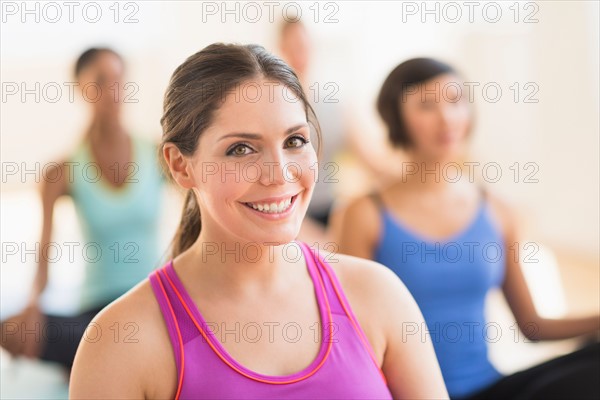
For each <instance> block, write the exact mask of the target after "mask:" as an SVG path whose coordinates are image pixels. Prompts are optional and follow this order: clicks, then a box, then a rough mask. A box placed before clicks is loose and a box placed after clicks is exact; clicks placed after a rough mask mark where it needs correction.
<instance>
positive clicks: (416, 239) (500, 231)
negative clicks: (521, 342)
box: [339, 58, 600, 399]
mask: <svg viewBox="0 0 600 400" xmlns="http://www.w3.org/2000/svg"><path fill="white" fill-rule="evenodd" d="M458 88H460V89H463V91H462V93H461V92H460V91H459V90H458ZM464 88H465V86H464V84H463V80H462V79H461V78H460V76H459V75H458V74H457V72H456V71H455V70H454V69H453V68H452V67H451V66H449V65H447V64H444V63H442V62H439V61H436V60H433V59H428V58H416V59H411V60H409V61H406V62H404V63H402V64H400V65H398V66H397V67H396V68H395V69H394V70H393V71H392V72H391V73H390V75H389V76H388V77H387V79H386V80H385V82H384V84H383V87H382V88H381V91H380V94H379V97H378V102H377V108H378V111H379V114H380V116H381V117H382V119H383V121H384V122H385V124H386V125H387V129H388V135H389V140H390V142H391V143H392V144H393V145H394V146H395V147H400V148H403V149H404V150H406V154H407V156H408V159H407V160H406V161H405V163H404V165H403V171H404V172H405V176H404V177H403V178H402V180H401V181H400V182H397V183H395V184H392V185H390V186H389V187H387V188H385V189H383V190H381V191H379V192H377V193H371V194H370V195H368V196H365V197H364V198H360V199H357V200H355V201H354V202H353V203H351V204H350V205H349V206H348V207H347V208H346V210H345V211H344V213H343V214H344V215H343V218H342V223H341V224H342V225H341V227H340V229H339V232H340V235H341V237H340V238H339V244H340V252H341V253H345V254H350V255H354V256H358V257H364V258H370V259H373V260H376V261H378V262H380V263H381V264H384V265H386V266H388V267H389V268H391V269H392V270H393V271H394V272H395V273H396V274H397V275H398V276H399V277H400V278H401V279H402V281H403V282H404V283H405V285H406V286H407V288H408V289H409V290H410V291H411V293H412V295H413V296H414V298H415V300H416V301H417V303H418V304H419V307H420V308H421V311H422V313H423V316H424V317H425V322H426V325H427V326H426V327H421V326H413V325H414V324H411V322H410V321H407V322H406V323H405V330H404V332H403V334H404V335H421V336H429V337H431V340H432V342H433V344H434V348H435V350H436V355H437V357H438V361H439V363H440V367H441V369H442V373H443V376H444V380H445V383H446V386H447V388H448V392H449V394H450V396H451V397H452V398H485V399H488V398H499V399H508V398H517V396H521V397H519V398H528V399H529V398H561V396H562V398H564V397H565V396H567V397H570V398H581V396H594V395H595V398H598V390H599V389H598V386H599V382H598V379H599V378H598V376H600V374H598V372H599V362H600V361H599V354H600V353H599V350H598V344H597V343H595V344H593V345H590V346H587V347H585V348H583V349H581V350H578V351H576V352H574V353H572V354H569V355H566V356H563V357H560V358H558V359H555V360H552V361H550V362H547V363H544V364H542V365H539V366H536V367H534V368H531V369H528V370H525V371H521V372H519V373H516V374H513V375H510V376H503V375H502V374H501V373H500V372H498V371H497V370H496V369H495V368H494V366H493V365H492V363H491V362H490V361H489V359H488V346H487V340H486V335H487V333H486V329H487V325H486V324H487V321H486V320H485V317H484V305H485V297H486V295H487V293H488V292H489V290H490V289H492V288H494V287H501V288H502V291H503V293H504V295H505V297H506V299H507V301H508V304H509V306H510V308H511V310H512V312H513V314H514V316H515V318H516V321H517V324H518V326H519V328H520V329H521V330H522V331H523V334H524V335H525V336H526V337H527V338H528V339H532V340H554V339H563V338H570V337H575V336H579V335H585V334H593V333H598V330H599V319H598V316H590V317H588V318H576V319H575V318H573V319H563V320H550V319H545V318H542V317H540V316H539V315H538V314H537V313H536V310H535V307H534V304H533V302H532V298H531V294H530V292H529V290H528V288H527V285H526V282H525V280H524V278H523V274H522V272H521V268H520V265H519V260H518V257H515V253H514V252H513V251H511V248H510V246H511V244H514V243H521V242H520V240H521V238H520V237H519V227H518V221H517V219H516V218H515V214H514V212H513V210H511V208H510V207H509V206H508V205H507V204H506V203H505V202H503V201H502V200H501V199H499V198H498V197H497V196H495V195H493V194H491V193H488V192H487V191H485V190H483V189H482V188H480V187H478V186H477V184H475V183H473V181H472V180H471V179H470V178H469V175H468V174H465V173H464V172H465V171H464V170H463V171H462V173H461V175H462V177H463V178H462V179H455V177H456V176H458V174H457V173H456V171H457V169H456V166H460V165H463V164H462V160H463V157H464V153H463V150H464V147H465V145H466V141H467V138H468V136H469V134H470V130H471V125H472V120H473V117H472V110H471V107H470V105H469V101H468V98H467V96H465V92H464ZM436 171H437V172H436ZM441 171H446V172H448V171H450V172H448V173H447V174H442V173H441ZM556 396H558V397H556Z"/></svg>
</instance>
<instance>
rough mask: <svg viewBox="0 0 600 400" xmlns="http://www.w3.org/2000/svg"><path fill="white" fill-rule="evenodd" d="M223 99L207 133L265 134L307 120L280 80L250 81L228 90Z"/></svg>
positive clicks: (298, 101)
mask: <svg viewBox="0 0 600 400" xmlns="http://www.w3.org/2000/svg"><path fill="white" fill-rule="evenodd" d="M222 99H223V102H222V103H221V106H220V108H219V109H218V110H217V111H216V112H215V115H214V119H213V122H212V124H211V126H210V127H209V128H208V129H207V131H206V134H211V133H212V134H218V133H230V132H248V133H263V134H267V133H269V131H279V130H286V129H287V128H289V127H291V126H293V125H297V124H300V123H303V122H306V112H305V109H304V104H303V103H302V100H300V99H299V98H297V97H296V96H295V95H294V93H293V92H292V90H291V89H290V88H288V87H287V86H285V85H284V84H282V83H281V82H276V81H269V80H262V79H253V80H249V81H246V82H243V83H242V84H240V85H238V86H236V87H234V88H232V89H231V90H229V91H227V92H226V93H225V94H224V96H223V97H222Z"/></svg>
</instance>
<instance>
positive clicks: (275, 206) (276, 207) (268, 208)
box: [246, 198, 292, 214]
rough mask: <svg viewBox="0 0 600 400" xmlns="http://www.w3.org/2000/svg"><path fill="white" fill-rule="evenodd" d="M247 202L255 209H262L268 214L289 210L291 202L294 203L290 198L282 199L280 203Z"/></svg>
mask: <svg viewBox="0 0 600 400" xmlns="http://www.w3.org/2000/svg"><path fill="white" fill-rule="evenodd" d="M246 204H248V205H249V206H251V207H252V208H254V209H255V210H258V211H262V212H264V213H267V214H277V213H282V212H284V211H285V210H287V209H288V207H289V206H290V204H292V199H291V198H289V199H287V200H282V201H280V202H279V203H270V204H267V203H265V204H253V203H246Z"/></svg>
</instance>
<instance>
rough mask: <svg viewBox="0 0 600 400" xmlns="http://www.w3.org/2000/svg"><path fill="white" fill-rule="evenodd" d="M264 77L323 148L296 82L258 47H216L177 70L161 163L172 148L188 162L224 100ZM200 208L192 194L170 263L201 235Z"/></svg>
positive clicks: (169, 94)
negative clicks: (296, 108)
mask: <svg viewBox="0 0 600 400" xmlns="http://www.w3.org/2000/svg"><path fill="white" fill-rule="evenodd" d="M257 77H262V78H266V79H269V80H273V81H276V82H279V83H281V84H283V85H285V86H286V87H287V88H288V89H290V90H291V92H292V93H293V94H294V95H295V96H296V97H297V98H298V99H299V100H300V101H301V102H302V104H303V105H304V109H305V111H306V118H307V121H308V123H309V125H310V126H312V128H313V129H314V130H315V131H316V134H317V143H318V146H317V152H319V150H320V147H321V131H320V127H319V123H318V121H317V117H316V115H315V112H314V110H313V109H312V107H311V106H310V104H309V102H308V100H307V98H306V96H305V94H304V91H303V90H302V86H301V85H300V82H299V81H298V77H297V76H296V74H295V73H294V71H293V70H292V69H291V68H290V67H289V66H288V65H287V64H286V63H285V62H283V61H282V60H281V59H279V58H278V57H275V56H274V55H272V54H270V53H269V52H267V51H266V50H265V49H264V48H263V47H262V46H259V45H253V44H251V45H235V44H224V43H214V44H211V45H209V46H207V47H205V48H204V49H202V50H201V51H199V52H197V53H196V54H194V55H192V56H190V57H188V58H187V59H186V60H185V61H184V62H183V64H181V65H180V66H179V67H177V68H176V69H175V72H173V75H172V76H171V80H170V82H169V86H168V87H167V91H166V93H165V99H164V104H163V116H162V118H161V120H160V122H161V125H162V129H163V137H162V142H161V145H160V146H159V159H160V160H161V164H162V165H163V168H165V170H166V171H168V170H169V169H168V166H167V165H166V163H165V160H164V158H163V156H162V149H163V147H164V145H165V144H166V143H173V144H174V145H175V146H177V148H178V149H179V150H180V151H181V152H182V153H183V154H184V155H186V156H192V155H193V154H194V152H195V151H196V147H197V146H198V140H199V138H200V135H201V134H202V132H203V131H204V130H205V129H206V128H208V127H209V126H210V124H211V122H212V119H213V116H214V114H215V111H216V110H218V109H219V107H220V105H221V104H222V101H223V100H224V95H225V94H227V93H228V92H229V91H230V90H231V89H233V88H235V87H236V86H238V85H241V84H243V83H244V82H246V81H248V80H249V79H252V78H257ZM200 229H201V223H200V207H199V206H198V203H197V200H196V196H195V194H194V192H193V190H192V189H189V190H188V192H187V195H186V198H185V202H184V205H183V213H182V216H181V221H180V223H179V228H178V229H177V232H176V233H175V237H174V238H173V241H172V243H171V248H172V250H171V257H172V258H175V257H176V256H177V255H179V254H181V253H182V252H184V251H185V250H186V249H188V248H189V247H190V246H191V245H192V244H193V243H194V242H195V241H196V239H197V238H198V235H200Z"/></svg>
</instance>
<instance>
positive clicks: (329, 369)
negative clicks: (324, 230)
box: [150, 241, 392, 399]
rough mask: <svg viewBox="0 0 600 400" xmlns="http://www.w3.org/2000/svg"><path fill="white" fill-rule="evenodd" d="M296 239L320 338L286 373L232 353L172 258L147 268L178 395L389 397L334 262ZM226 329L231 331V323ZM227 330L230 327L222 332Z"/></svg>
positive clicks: (226, 397)
mask: <svg viewBox="0 0 600 400" xmlns="http://www.w3.org/2000/svg"><path fill="white" fill-rule="evenodd" d="M296 243H297V244H298V245H299V246H300V248H301V249H302V253H303V255H304V259H305V260H306V264H307V266H308V271H309V274H310V277H311V278H312V281H313V285H314V287H315V293H316V296H317V303H318V305H319V312H320V315H321V322H322V323H321V325H320V328H321V329H322V335H321V338H322V339H323V340H322V341H321V348H320V350H319V353H318V355H317V357H316V358H315V359H314V360H313V361H312V362H311V363H310V365H308V366H307V367H306V368H304V369H303V370H302V371H299V372H297V373H294V374H291V375H286V376H269V375H264V374H260V373H257V372H254V371H251V370H249V369H248V368H245V367H244V366H243V365H241V364H239V363H238V362H237V361H236V360H234V359H233V358H232V357H231V356H230V355H229V354H228V353H227V351H226V350H225V348H224V347H223V345H222V344H221V342H220V341H219V339H218V338H217V337H216V336H215V334H214V333H213V329H211V326H210V325H209V324H207V323H206V321H205V320H204V318H203V317H202V315H201V314H200V312H199V310H198V308H197V307H196V306H195V304H194V302H193V301H192V300H191V298H190V296H189V294H188V293H187V292H186V291H185V288H184V287H183V285H182V283H181V281H180V280H179V278H178V276H177V274H176V272H175V269H174V268H173V262H172V261H170V262H169V263H167V264H166V265H165V266H164V267H163V268H161V269H159V270H156V271H154V272H152V273H151V274H150V282H151V284H152V288H153V290H154V293H155V295H156V298H157V300H158V302H159V305H160V308H161V310H162V314H163V317H164V319H165V322H166V324H167V328H168V331H169V335H170V338H171V343H172V345H173V350H174V354H175V361H176V364H177V375H178V377H179V380H178V392H179V393H178V394H179V396H178V397H177V398H180V399H204V398H211V399H216V398H218V399H240V398H245V399H281V398H286V399H307V398H311V399H342V398H343V399H391V398H392V396H391V393H390V391H389V389H388V387H387V385H386V383H385V378H384V377H383V373H382V372H381V370H380V369H379V367H378V366H377V365H376V362H375V360H374V358H373V357H372V350H371V347H370V345H369V343H368V341H367V338H366V336H365V334H364V332H363V331H362V329H361V328H360V326H359V325H358V321H357V320H356V317H355V316H354V314H353V313H352V310H351V308H350V306H349V303H348V301H347V299H346V298H345V295H344V293H343V291H342V289H341V286H340V284H339V281H338V280H337V278H336V277H335V274H334V272H333V269H332V268H331V266H330V265H329V264H328V263H327V262H326V261H325V260H323V259H322V258H321V257H320V256H319V255H318V254H317V252H315V251H314V250H312V249H310V248H309V247H308V246H307V245H306V244H305V243H303V242H299V241H296ZM336 291H337V293H336ZM186 308H187V311H186ZM190 314H191V317H190ZM192 317H193V319H192ZM194 320H195V321H196V324H197V325H198V326H199V327H200V328H202V330H203V331H204V335H205V336H206V338H207V339H205V336H204V335H203V334H202V333H201V331H200V330H199V329H198V327H197V325H196V324H195V323H194ZM259 326H260V325H259ZM283 326H284V325H279V326H277V327H276V329H278V330H276V332H279V333H281V332H282V327H283ZM260 328H261V330H263V332H264V330H265V329H266V330H267V332H268V327H267V326H260ZM227 329H231V330H233V331H234V329H233V327H227ZM237 331H238V332H239V331H240V329H237ZM242 331H243V329H242ZM256 331H257V330H256V329H255V328H252V327H250V328H249V329H248V332H249V333H248V335H249V336H252V337H254V335H255V332H256ZM289 332H290V336H292V335H295V334H296V333H295V332H296V329H294V328H290V329H289ZM311 334H314V331H311ZM332 334H333V336H332ZM233 336H234V334H233V333H231V334H228V336H227V337H232V338H233ZM329 338H333V340H329ZM242 340H243V339H242ZM211 345H212V346H211ZM182 353H183V354H182ZM257 356H260V355H257Z"/></svg>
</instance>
